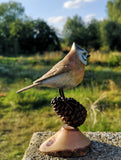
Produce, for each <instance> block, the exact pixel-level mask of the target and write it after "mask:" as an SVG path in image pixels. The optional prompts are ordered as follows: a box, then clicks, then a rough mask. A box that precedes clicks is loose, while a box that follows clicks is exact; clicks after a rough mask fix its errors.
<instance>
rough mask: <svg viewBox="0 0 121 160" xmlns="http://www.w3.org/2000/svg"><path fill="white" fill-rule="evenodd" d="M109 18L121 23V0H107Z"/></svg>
mask: <svg viewBox="0 0 121 160" xmlns="http://www.w3.org/2000/svg"><path fill="white" fill-rule="evenodd" d="M107 9H108V16H109V19H110V20H112V21H115V22H116V23H120V24H121V1H120V0H109V1H108V2H107Z"/></svg>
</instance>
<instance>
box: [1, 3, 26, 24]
mask: <svg viewBox="0 0 121 160" xmlns="http://www.w3.org/2000/svg"><path fill="white" fill-rule="evenodd" d="M24 16H25V15H24V7H23V6H22V5H21V3H18V2H13V1H10V2H8V3H1V5H0V22H7V24H8V23H11V22H14V21H16V20H17V19H23V17H24Z"/></svg>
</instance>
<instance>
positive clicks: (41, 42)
mask: <svg viewBox="0 0 121 160" xmlns="http://www.w3.org/2000/svg"><path fill="white" fill-rule="evenodd" d="M34 24H35V25H34V46H35V47H36V49H37V51H39V52H40V53H42V52H43V51H52V50H53V51H55V50H60V42H59V39H58V37H57V35H56V33H55V31H54V29H52V28H50V27H49V26H48V25H47V23H46V22H44V21H43V20H39V19H38V20H35V21H34Z"/></svg>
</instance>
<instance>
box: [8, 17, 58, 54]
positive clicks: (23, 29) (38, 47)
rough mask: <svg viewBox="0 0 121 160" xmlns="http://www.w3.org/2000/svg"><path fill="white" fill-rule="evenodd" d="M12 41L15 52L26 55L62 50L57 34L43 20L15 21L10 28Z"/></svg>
mask: <svg viewBox="0 0 121 160" xmlns="http://www.w3.org/2000/svg"><path fill="white" fill-rule="evenodd" d="M10 28H11V30H10V34H11V39H12V41H13V42H14V47H13V48H14V51H15V52H16V51H17V48H19V52H21V53H25V54H32V53H35V52H40V53H43V51H52V50H53V51H54V50H60V43H59V39H58V37H57V36H56V33H55V31H54V30H53V29H51V28H50V27H49V26H48V25H47V24H46V22H44V21H43V20H31V21H30V20H29V21H25V22H21V21H19V20H17V21H15V22H14V23H12V24H11V26H10Z"/></svg>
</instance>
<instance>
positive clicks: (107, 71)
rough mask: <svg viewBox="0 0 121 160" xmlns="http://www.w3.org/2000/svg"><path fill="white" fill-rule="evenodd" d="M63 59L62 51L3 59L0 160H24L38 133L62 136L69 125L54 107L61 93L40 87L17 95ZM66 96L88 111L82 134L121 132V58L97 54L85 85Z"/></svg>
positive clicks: (0, 62)
mask: <svg viewBox="0 0 121 160" xmlns="http://www.w3.org/2000/svg"><path fill="white" fill-rule="evenodd" d="M62 57H63V54H62V53H61V52H60V53H57V52H56V53H50V54H48V53H46V54H45V55H43V56H39V55H36V56H33V57H32V56H31V57H22V56H21V57H16V58H15V57H2V56H1V57H0V75H1V76H0V159H2V160H16V159H22V156H23V154H24V151H25V150H26V148H27V146H28V144H29V141H30V138H31V136H32V134H33V133H34V132H37V131H49V130H51V131H57V130H58V129H59V128H60V127H61V126H62V125H63V123H62V122H61V120H60V119H59V118H58V117H57V116H56V115H55V113H54V111H53V109H52V107H51V105H50V101H51V99H52V98H54V97H55V96H59V93H58V91H57V90H56V89H49V88H40V87H37V88H33V89H31V90H29V91H26V92H23V93H20V94H16V91H17V90H18V89H20V88H22V87H24V86H26V85H29V84H31V83H32V81H33V80H35V79H36V78H38V77H40V76H41V75H43V74H44V73H45V72H47V71H48V70H49V69H50V68H51V67H52V66H53V65H54V64H55V63H56V62H57V61H59V60H60V59H61V58H62ZM65 95H66V96H67V97H73V98H75V99H76V100H77V101H79V102H80V103H81V104H83V105H84V106H85V107H86V109H87V112H88V116H87V119H86V121H85V123H84V124H83V125H82V126H80V127H79V128H80V130H81V131H111V132H116V131H120V132H121V127H120V124H121V119H120V115H121V53H118V52H111V53H109V54H102V53H100V52H92V53H91V57H90V60H89V62H88V66H86V71H85V77H84V80H83V82H82V83H81V84H80V85H79V86H78V87H76V88H74V89H70V90H65Z"/></svg>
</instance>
